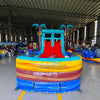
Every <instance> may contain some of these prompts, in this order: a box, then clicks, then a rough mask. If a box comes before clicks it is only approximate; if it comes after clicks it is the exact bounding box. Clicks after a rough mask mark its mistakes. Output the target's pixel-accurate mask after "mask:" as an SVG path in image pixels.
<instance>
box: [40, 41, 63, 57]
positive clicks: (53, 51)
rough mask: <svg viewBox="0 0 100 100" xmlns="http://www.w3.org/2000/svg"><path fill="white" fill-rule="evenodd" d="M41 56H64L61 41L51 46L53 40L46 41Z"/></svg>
mask: <svg viewBox="0 0 100 100" xmlns="http://www.w3.org/2000/svg"><path fill="white" fill-rule="evenodd" d="M39 57H40V58H64V55H63V54H62V51H61V43H60V42H55V43H54V47H52V46H51V42H48V41H45V47H44V52H43V54H41V55H40V56H39Z"/></svg>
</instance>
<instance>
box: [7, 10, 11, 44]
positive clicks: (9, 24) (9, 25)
mask: <svg viewBox="0 0 100 100" xmlns="http://www.w3.org/2000/svg"><path fill="white" fill-rule="evenodd" d="M8 31H9V42H11V13H10V9H8Z"/></svg>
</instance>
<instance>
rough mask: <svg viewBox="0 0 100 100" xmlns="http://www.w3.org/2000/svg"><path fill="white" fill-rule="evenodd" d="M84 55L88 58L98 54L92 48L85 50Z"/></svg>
mask: <svg viewBox="0 0 100 100" xmlns="http://www.w3.org/2000/svg"><path fill="white" fill-rule="evenodd" d="M82 56H83V57H86V58H95V57H96V54H95V53H94V52H93V51H91V50H83V52H82Z"/></svg>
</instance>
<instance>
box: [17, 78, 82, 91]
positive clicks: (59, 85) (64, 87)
mask: <svg viewBox="0 0 100 100" xmlns="http://www.w3.org/2000/svg"><path fill="white" fill-rule="evenodd" d="M80 80H81V79H80V78H79V79H76V80H72V81H64V82H38V81H27V80H22V79H19V78H17V88H19V89H21V90H24V91H28V92H41V93H65V92H69V91H77V90H78V89H80Z"/></svg>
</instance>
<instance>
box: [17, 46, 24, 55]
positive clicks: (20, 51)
mask: <svg viewBox="0 0 100 100" xmlns="http://www.w3.org/2000/svg"><path fill="white" fill-rule="evenodd" d="M17 51H18V53H19V54H22V53H24V52H25V48H24V47H18V49H17Z"/></svg>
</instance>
